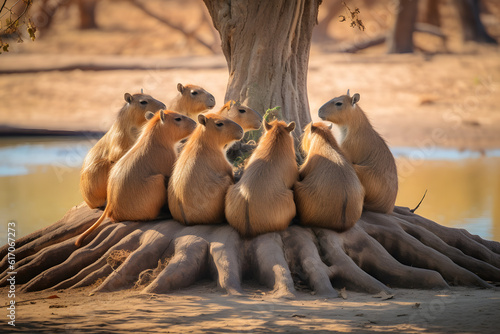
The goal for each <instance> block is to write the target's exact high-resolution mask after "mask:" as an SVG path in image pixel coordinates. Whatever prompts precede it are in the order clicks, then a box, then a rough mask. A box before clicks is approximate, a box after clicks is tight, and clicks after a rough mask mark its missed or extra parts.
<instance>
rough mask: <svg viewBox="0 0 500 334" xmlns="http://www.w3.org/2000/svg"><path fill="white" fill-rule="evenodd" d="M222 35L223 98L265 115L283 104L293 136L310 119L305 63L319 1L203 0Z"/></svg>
mask: <svg viewBox="0 0 500 334" xmlns="http://www.w3.org/2000/svg"><path fill="white" fill-rule="evenodd" d="M204 2H205V5H206V6H207V8H208V11H209V13H210V15H211V17H212V20H213V24H214V26H215V28H216V29H217V31H219V34H220V36H221V41H222V51H223V53H224V56H225V57H226V61H227V66H228V71H229V80H228V84H227V90H226V96H225V101H228V100H239V101H241V102H242V103H245V104H246V105H248V106H249V107H250V108H252V109H254V110H256V111H258V112H259V113H261V114H264V113H265V111H266V110H267V109H269V108H274V107H276V106H279V107H281V108H282V109H281V111H282V115H283V117H284V119H285V120H287V121H295V122H296V123H297V127H296V129H295V134H296V138H298V137H299V135H300V133H302V130H303V128H304V127H305V126H306V125H307V124H308V123H309V122H310V121H311V115H310V113H309V101H308V97H307V68H308V63H309V50H310V46H311V37H312V31H313V27H314V25H315V24H316V23H317V16H318V7H319V4H320V2H321V1H320V0H288V1H287V0H273V1H267V0H253V1H250V0H204Z"/></svg>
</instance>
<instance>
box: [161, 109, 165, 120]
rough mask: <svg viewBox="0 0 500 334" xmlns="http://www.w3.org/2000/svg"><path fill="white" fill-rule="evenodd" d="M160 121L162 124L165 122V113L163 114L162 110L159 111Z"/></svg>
mask: <svg viewBox="0 0 500 334" xmlns="http://www.w3.org/2000/svg"><path fill="white" fill-rule="evenodd" d="M160 119H161V121H162V123H164V122H165V113H164V112H163V110H160Z"/></svg>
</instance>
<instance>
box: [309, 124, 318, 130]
mask: <svg viewBox="0 0 500 334" xmlns="http://www.w3.org/2000/svg"><path fill="white" fill-rule="evenodd" d="M316 130H318V127H317V126H316V125H314V123H313V122H311V132H315V131H316Z"/></svg>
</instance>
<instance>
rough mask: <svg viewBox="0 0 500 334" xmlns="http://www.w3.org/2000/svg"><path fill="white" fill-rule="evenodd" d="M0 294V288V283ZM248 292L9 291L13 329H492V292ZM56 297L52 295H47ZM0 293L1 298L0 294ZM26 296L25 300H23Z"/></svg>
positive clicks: (208, 285) (211, 288)
mask: <svg viewBox="0 0 500 334" xmlns="http://www.w3.org/2000/svg"><path fill="white" fill-rule="evenodd" d="M0 293H1V294H2V296H5V295H6V294H7V292H6V289H5V288H3V289H1V290H0ZM248 293H249V295H248V297H233V296H227V295H223V294H221V292H220V291H219V290H217V288H216V287H215V284H214V283H212V282H204V283H200V284H198V285H196V286H194V287H191V288H189V289H186V290H183V291H182V292H174V293H171V294H168V295H149V294H140V293H138V292H136V291H132V290H127V291H119V292H113V293H99V294H95V295H91V294H90V289H78V290H74V291H68V290H66V291H64V290H62V291H48V292H38V293H29V294H26V295H23V294H18V295H17V296H16V302H17V305H16V306H17V307H16V322H15V324H16V327H15V330H13V328H12V327H9V325H7V324H5V322H4V321H3V320H4V319H2V324H1V325H0V326H1V327H0V331H2V332H9V331H12V332H20V333H35V332H36V333H128V332H137V333H157V332H165V333H274V332H276V333H296V332H307V333H332V332H356V333H374V332H382V333H384V332H385V333H402V332H404V333H422V332H425V333H498V328H499V326H500V317H498V311H499V309H500V291H491V290H477V289H462V288H453V289H451V290H447V291H420V290H401V289H397V290H395V291H394V293H395V294H394V297H393V298H392V299H384V298H380V297H375V296H372V295H367V294H363V293H355V292H347V298H346V299H342V298H335V299H318V298H317V297H315V296H312V295H310V294H309V293H306V292H301V293H299V297H298V298H297V299H296V300H281V299H273V298H272V296H270V295H266V293H265V292H263V291H261V290H258V289H257V288H255V287H253V288H252V287H251V283H250V288H249V289H248ZM51 296H52V297H53V296H57V298H53V299H51V298H49V299H48V298H47V297H51ZM2 300H6V299H4V298H3V297H2ZM25 300H26V301H25Z"/></svg>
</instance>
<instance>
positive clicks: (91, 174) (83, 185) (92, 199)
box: [80, 163, 109, 209]
mask: <svg viewBox="0 0 500 334" xmlns="http://www.w3.org/2000/svg"><path fill="white" fill-rule="evenodd" d="M108 174H109V166H108V165H107V164H105V163H100V164H96V165H95V166H94V168H92V169H88V170H86V171H83V172H82V175H81V177H80V191H81V193H82V197H83V200H84V201H85V203H87V205H88V206H89V207H90V208H92V209H95V208H100V207H103V206H104V205H106V198H107V196H106V189H107V186H108Z"/></svg>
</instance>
